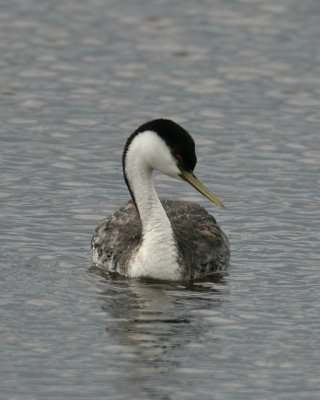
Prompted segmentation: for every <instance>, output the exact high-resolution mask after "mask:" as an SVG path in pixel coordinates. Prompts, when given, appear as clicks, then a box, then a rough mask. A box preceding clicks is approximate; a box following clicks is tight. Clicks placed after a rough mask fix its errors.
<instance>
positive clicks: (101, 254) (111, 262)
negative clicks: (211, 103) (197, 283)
mask: <svg viewBox="0 0 320 400" xmlns="http://www.w3.org/2000/svg"><path fill="white" fill-rule="evenodd" d="M195 164H196V156H195V152H194V142H193V139H192V138H191V136H190V135H189V134H188V132H187V131H185V130H184V129H183V128H181V127H180V126H179V125H177V124H176V123H174V122H173V121H170V120H163V119H160V120H154V121H151V122H149V123H146V124H144V125H142V126H141V127H140V128H138V129H137V130H136V131H135V132H134V133H133V134H132V135H131V136H130V137H129V139H128V141H127V143H126V146H125V149H124V153H123V170H124V177H125V181H126V183H127V185H128V188H129V191H130V194H131V196H132V199H133V201H130V202H128V203H127V204H126V205H125V206H123V207H122V208H120V210H118V211H117V212H115V213H114V214H112V215H111V216H110V217H108V218H106V219H105V220H103V221H102V222H101V223H100V224H99V225H98V226H97V228H96V230H95V233H94V236H93V238H92V246H91V248H92V260H93V263H94V265H95V266H96V267H97V268H98V269H100V270H101V271H102V272H117V273H119V274H121V275H125V276H129V277H149V278H154V279H161V280H173V281H192V280H194V279H202V278H205V277H206V276H208V275H212V274H213V273H215V272H218V271H221V270H224V269H225V268H226V266H227V265H228V260H229V255H230V248H229V242H228V239H227V237H226V235H225V234H224V233H223V232H222V230H221V229H220V228H219V226H218V225H217V223H216V220H215V219H214V217H212V216H211V215H210V214H208V213H207V211H206V210H205V209H204V208H203V207H201V206H199V205H197V204H194V203H189V202H183V201H176V200H164V201H162V202H160V200H159V198H158V196H157V194H156V191H155V188H154V184H153V178H152V172H153V170H154V169H157V170H159V171H161V172H163V173H165V174H167V175H170V176H173V177H175V178H178V179H179V178H182V179H184V180H187V181H188V182H189V183H190V184H191V185H192V186H194V187H195V188H196V189H198V190H199V191H200V192H201V193H202V194H204V195H205V196H206V197H208V198H209V199H210V200H211V201H213V202H215V203H216V204H219V205H221V206H222V203H221V202H220V201H219V200H218V199H216V198H215V197H214V195H212V194H211V193H210V192H209V191H208V190H207V189H206V188H205V187H204V186H202V185H201V183H200V182H199V181H198V180H197V179H196V178H195V176H194V175H193V169H194V166H195Z"/></svg>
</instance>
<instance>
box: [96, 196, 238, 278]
mask: <svg viewBox="0 0 320 400" xmlns="http://www.w3.org/2000/svg"><path fill="white" fill-rule="evenodd" d="M161 202H162V205H163V207H164V209H165V211H166V213H167V215H168V217H169V219H170V221H171V224H172V228H173V231H174V234H175V238H176V243H177V247H178V250H179V260H178V262H179V264H180V265H182V269H183V276H182V280H185V281H192V280H194V279H201V278H203V277H205V276H208V275H210V274H212V273H215V272H217V271H222V270H224V269H225V268H226V267H227V265H228V261H229V257H230V247H229V242H228V239H227V237H226V235H225V234H224V233H223V231H222V230H221V229H220V227H219V226H218V225H217V223H216V220H215V218H214V217H213V216H211V215H210V214H208V213H207V211H206V210H205V208H203V207H201V206H200V205H198V204H195V203H190V202H184V201H177V200H162V201H161ZM140 241H141V222H140V219H139V215H138V212H137V210H136V207H135V205H134V204H133V202H132V201H131V200H130V201H129V202H128V203H127V204H125V205H124V206H123V207H122V208H120V209H119V210H118V211H116V212H115V213H114V214H112V215H111V216H110V217H108V218H106V219H104V220H103V221H102V222H101V223H100V224H99V225H98V226H97V228H96V230H95V233H94V235H93V238H92V248H94V249H95V251H96V252H97V255H98V260H99V261H98V263H97V264H96V267H97V268H99V269H101V270H105V271H106V272H118V273H120V274H122V275H126V274H127V268H128V263H129V260H130V258H131V257H132V255H134V254H135V253H136V252H137V251H138V249H139V246H140Z"/></svg>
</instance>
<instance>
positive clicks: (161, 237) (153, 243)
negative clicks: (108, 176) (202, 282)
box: [124, 146, 178, 279]
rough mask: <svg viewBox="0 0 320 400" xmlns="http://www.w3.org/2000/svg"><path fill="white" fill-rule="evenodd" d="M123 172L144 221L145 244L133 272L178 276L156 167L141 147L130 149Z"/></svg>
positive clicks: (142, 244) (175, 252)
mask: <svg viewBox="0 0 320 400" xmlns="http://www.w3.org/2000/svg"><path fill="white" fill-rule="evenodd" d="M124 172H125V177H126V182H127V184H128V187H129V190H130V192H131V195H132V196H133V197H134V201H135V203H136V206H137V208H138V211H139V215H140V219H141V224H142V243H141V246H140V249H139V251H138V254H137V256H136V258H135V260H134V261H133V263H132V264H133V265H132V268H131V275H132V276H152V277H154V278H158V279H168V277H172V278H173V279H176V275H177V273H178V271H177V258H178V255H177V247H176V244H175V240H174V235H173V230H172V226H171V223H170V221H169V218H168V216H167V214H166V212H165V210H164V209H163V207H162V204H161V202H160V200H159V197H158V196H157V193H156V191H155V188H154V183H153V176H152V172H153V169H152V167H151V166H150V165H149V164H148V163H147V162H146V161H145V158H144V157H143V156H142V154H141V148H139V147H138V146H132V147H131V148H130V149H129V151H128V153H127V155H126V158H125V165H124Z"/></svg>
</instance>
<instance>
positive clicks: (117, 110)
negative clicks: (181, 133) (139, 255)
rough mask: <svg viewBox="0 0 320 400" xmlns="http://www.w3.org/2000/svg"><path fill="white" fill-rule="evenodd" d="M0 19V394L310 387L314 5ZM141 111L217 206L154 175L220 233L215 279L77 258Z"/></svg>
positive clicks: (315, 154)
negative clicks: (184, 145)
mask: <svg viewBox="0 0 320 400" xmlns="http://www.w3.org/2000/svg"><path fill="white" fill-rule="evenodd" d="M0 33H1V45H0V46H1V53H0V54H1V57H0V71H1V73H0V88H1V92H0V101H1V125H0V161H1V182H0V201H1V206H0V221H1V222H0V247H1V261H0V270H1V282H0V293H1V298H0V301H1V307H0V321H1V325H0V335H1V336H0V341H1V342H0V343H1V345H0V351H1V355H0V357H1V358H0V359H1V367H0V377H1V378H0V384H1V391H0V398H1V399H6V400H13V399H14V400H34V399H50V400H51V399H54V400H56V399H105V398H108V399H151V398H152V399H170V400H171V399H172V400H176V399H194V398H195V397H198V398H201V399H218V400H219V399H223V400H228V399H230V400H235V399H241V400H247V399H292V398H294V399H308V400H310V399H318V398H319V395H320V377H319V363H320V350H319V349H320V340H319V337H320V335H319V334H320V322H319V312H320V306H319V304H320V291H319V279H320V264H319V244H320V241H319V217H320V209H319V176H320V174H319V169H320V168H319V167H320V146H319V144H320V143H319V142H320V140H319V122H320V118H319V106H320V78H319V76H320V66H319V65H320V64H319V37H320V6H319V2H318V1H317V0H310V1H308V2H307V1H304V2H301V1H298V0H281V1H275V0H272V1H269V0H268V1H264V0H263V1H260V0H242V1H228V2H226V1H222V0H221V1H217V0H215V1H209V0H207V1H205V0H201V1H198V0H197V1H195V0H187V1H185V2H183V5H182V3H181V2H169V1H164V0H163V1H161V2H159V1H157V2H155V1H147V0H141V1H130V2H129V1H124V2H118V1H116V0H114V1H112V0H104V1H103V0H90V1H88V0H83V1H81V2H79V1H73V0H70V1H66V2H52V1H49V0H47V1H41V2H40V1H36V0H15V1H10V2H2V5H1V11H0ZM159 116H165V117H169V118H173V119H175V120H176V121H177V122H180V123H181V124H182V125H183V126H184V127H185V128H187V129H188V130H189V131H190V132H191V133H192V134H193V136H194V138H195V140H196V142H197V153H198V160H199V163H198V166H197V169H196V173H197V175H198V177H199V178H200V179H201V180H202V181H203V182H204V183H205V184H206V185H207V186H208V187H209V188H211V189H212V191H213V192H214V193H215V194H216V195H217V196H218V197H219V198H221V200H222V201H223V202H224V203H225V204H226V206H227V207H228V210H227V211H224V210H219V209H218V208H217V207H214V206H213V205H210V204H209V203H208V202H207V201H206V200H205V199H203V198H201V197H200V195H199V194H197V193H196V192H194V191H193V190H192V188H191V187H189V186H187V185H184V184H183V183H181V184H177V183H176V182H173V181H172V180H170V179H169V178H166V177H158V179H157V182H158V189H159V192H160V194H161V195H162V196H167V197H171V198H173V197H177V198H184V199H189V200H194V201H197V202H199V203H201V204H203V205H204V206H206V207H207V208H208V209H209V210H210V211H211V212H212V213H214V214H215V216H216V218H217V219H218V221H219V222H220V224H221V226H222V227H223V229H224V230H225V231H226V233H227V234H228V236H229V239H230V242H231V245H232V265H231V268H230V269H229V271H228V275H227V276H225V277H224V278H223V279H222V280H221V281H217V282H208V283H202V284H198V285H196V286H195V287H194V288H191V289H186V288H185V287H183V286H180V285H177V284H172V285H169V284H161V283H147V282H139V281H127V280H104V279H102V278H101V277H98V276H96V275H94V274H90V273H89V272H88V268H89V266H90V256H89V244H90V239H91V234H92V231H93V229H94V227H95V226H96V224H97V223H98V222H99V221H100V220H101V219H102V217H103V216H105V215H107V214H108V213H110V212H112V211H114V210H115V209H117V208H118V206H119V205H120V204H121V203H123V202H125V201H126V200H127V199H128V193H127V191H126V188H125V186H124V183H123V182H122V176H121V165H120V158H121V152H122V147H123V144H124V141H125V139H126V137H127V136H128V135H129V134H130V133H131V132H132V131H133V130H134V129H135V128H136V127H137V126H138V125H139V124H141V123H143V122H145V121H147V120H149V119H151V118H154V117H159Z"/></svg>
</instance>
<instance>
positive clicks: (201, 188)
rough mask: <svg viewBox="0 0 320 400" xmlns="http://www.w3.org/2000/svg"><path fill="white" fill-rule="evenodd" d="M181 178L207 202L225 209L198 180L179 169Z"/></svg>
mask: <svg viewBox="0 0 320 400" xmlns="http://www.w3.org/2000/svg"><path fill="white" fill-rule="evenodd" d="M180 171H181V176H182V178H183V179H184V180H185V181H187V182H188V183H190V185H191V186H193V187H194V188H195V189H197V190H198V191H199V192H200V193H201V194H203V196H205V197H206V198H207V199H208V200H210V201H212V203H214V204H216V205H217V206H219V207H221V208H225V206H224V205H223V204H222V202H221V201H220V200H219V199H218V198H217V197H216V196H215V195H214V194H212V193H211V192H210V191H209V190H208V189H207V188H206V187H205V186H204V185H203V184H202V183H201V182H200V181H198V179H197V178H196V177H195V176H194V175H193V174H192V173H190V172H188V171H185V170H184V169H180Z"/></svg>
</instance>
